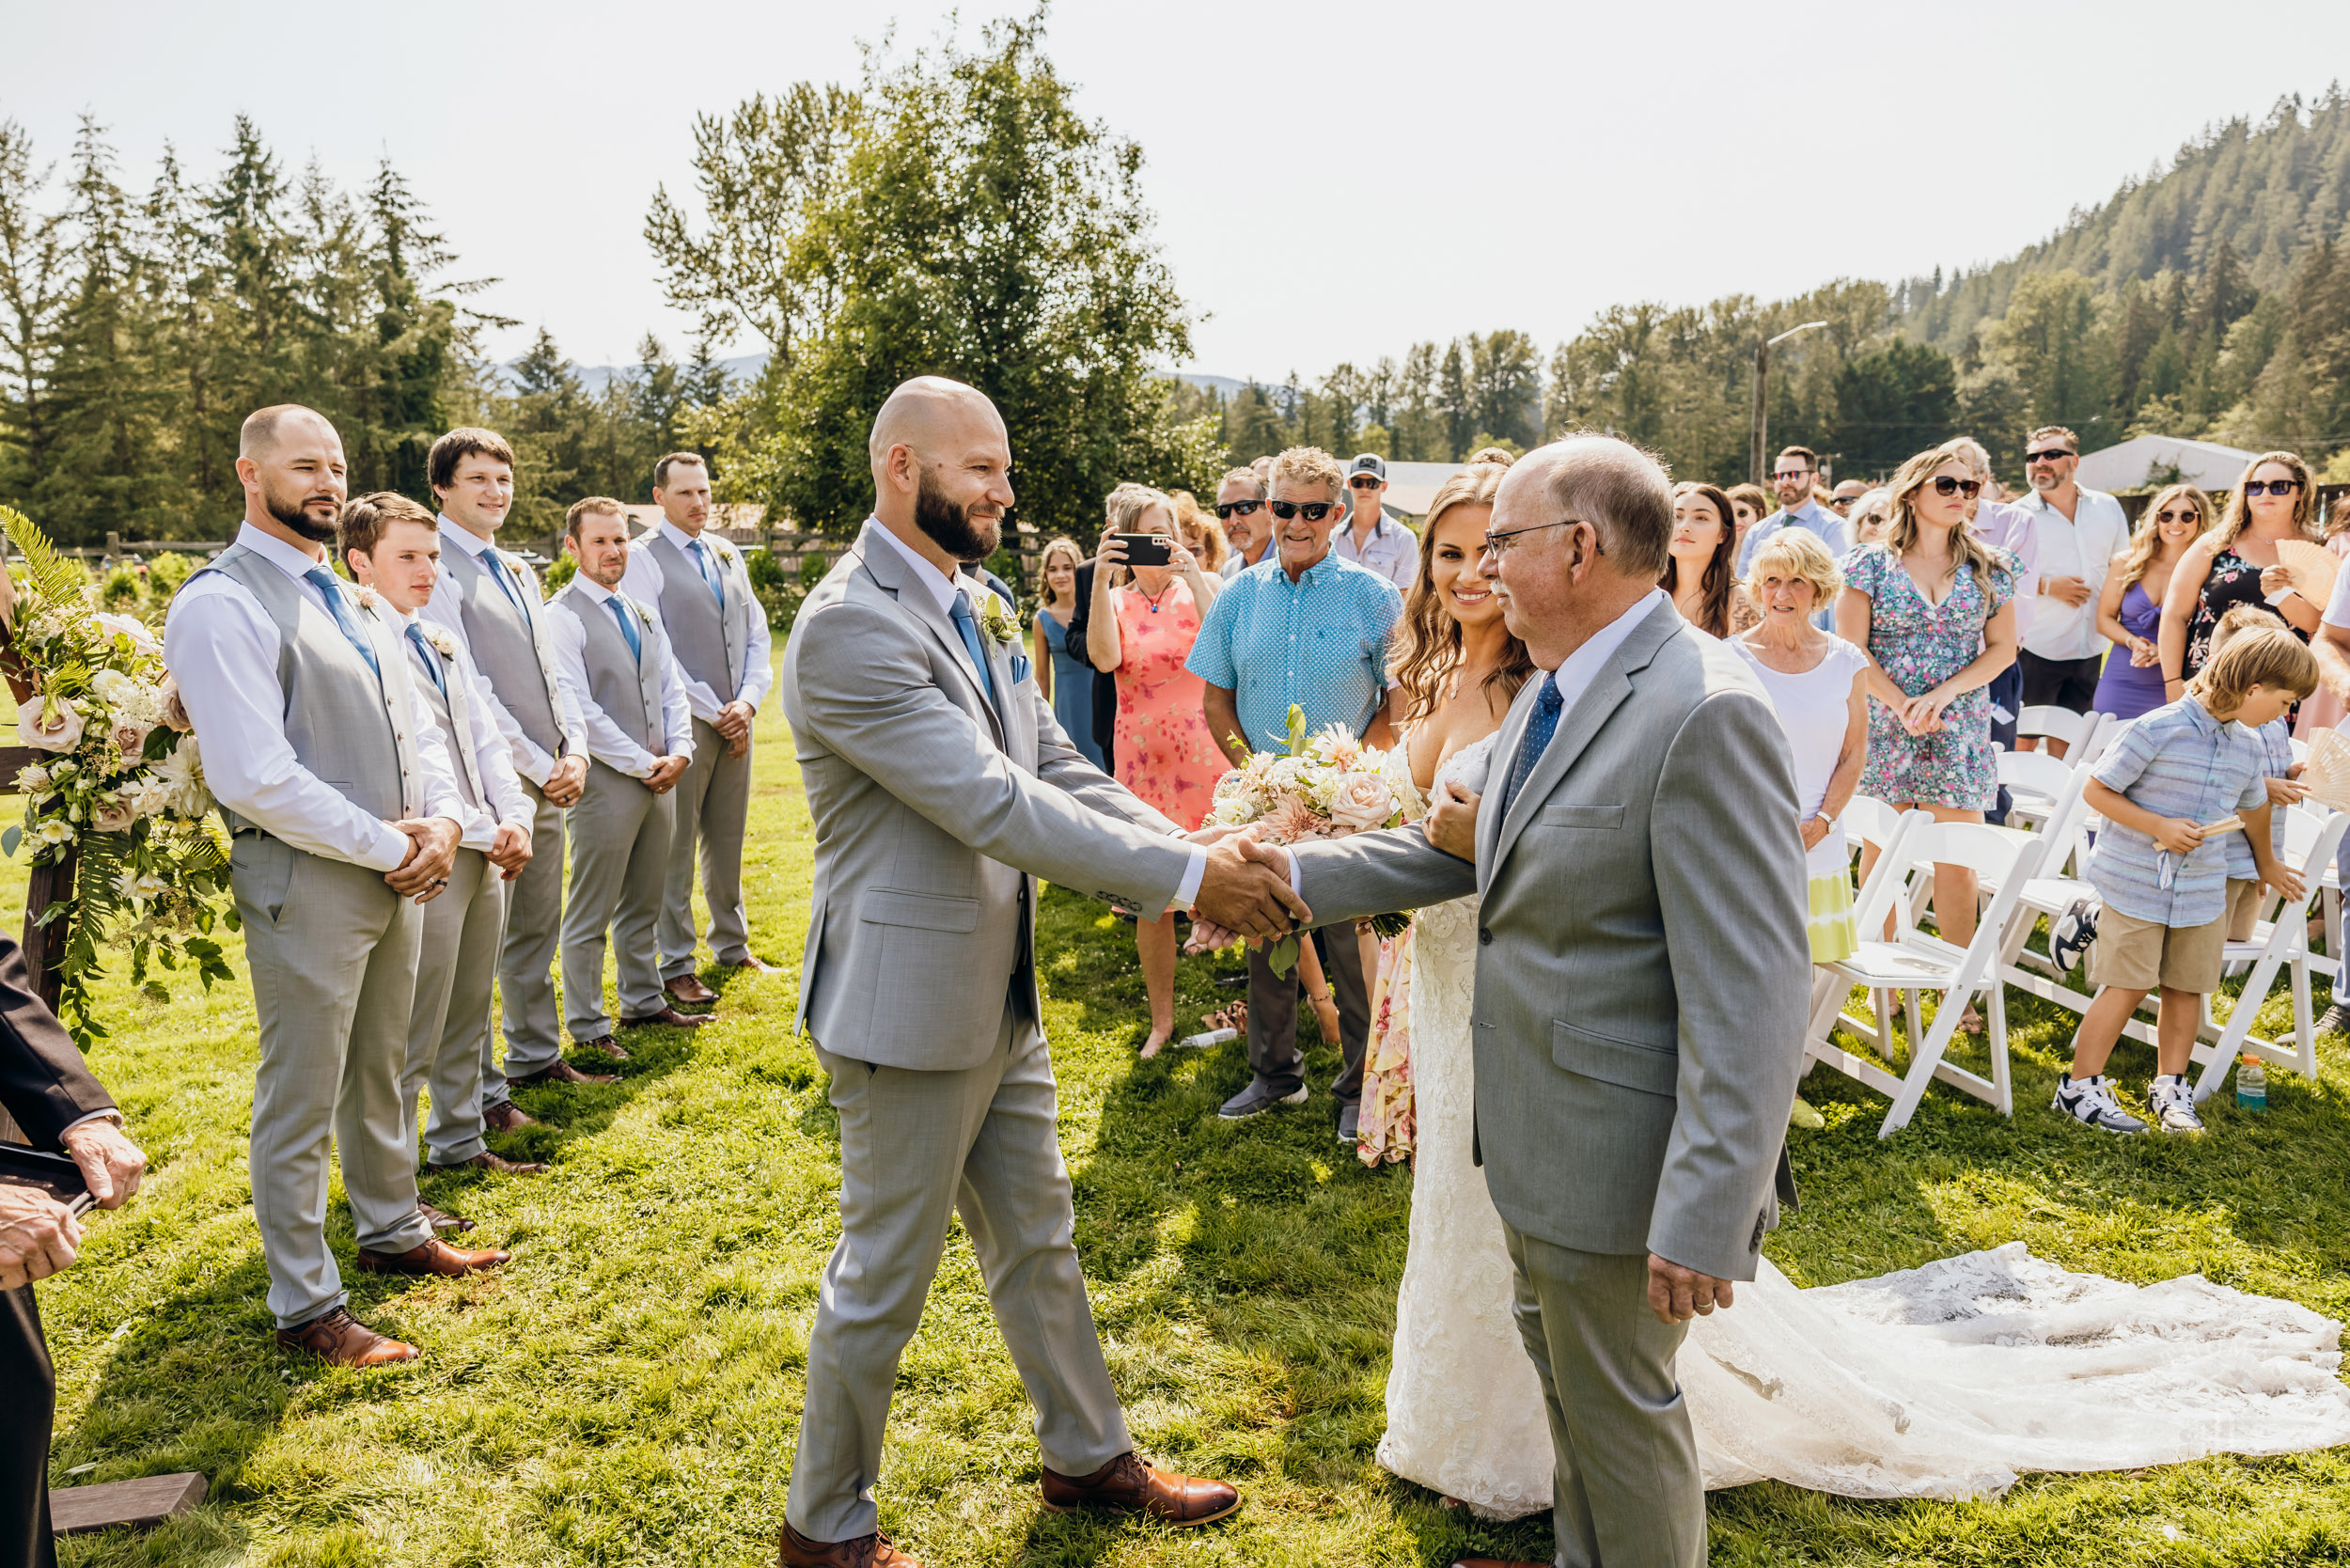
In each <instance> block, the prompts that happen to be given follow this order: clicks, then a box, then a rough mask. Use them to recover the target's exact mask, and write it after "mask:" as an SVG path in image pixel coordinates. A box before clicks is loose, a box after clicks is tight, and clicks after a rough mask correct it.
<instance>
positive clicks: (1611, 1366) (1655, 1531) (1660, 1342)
mask: <svg viewBox="0 0 2350 1568" xmlns="http://www.w3.org/2000/svg"><path fill="white" fill-rule="evenodd" d="M1502 1234H1503V1237H1504V1239H1505V1240H1506V1241H1507V1242H1508V1244H1509V1247H1510V1261H1511V1262H1513V1263H1514V1264H1516V1265H1517V1280H1516V1286H1517V1289H1516V1298H1515V1300H1514V1301H1513V1302H1512V1309H1513V1310H1514V1312H1515V1313H1516V1315H1517V1320H1518V1334H1519V1337H1520V1338H1522V1339H1523V1340H1524V1341H1526V1354H1527V1355H1528V1356H1530V1357H1532V1358H1533V1362H1534V1371H1535V1373H1536V1374H1537V1375H1538V1376H1539V1377H1540V1378H1541V1379H1542V1385H1543V1403H1545V1404H1546V1405H1548V1406H1549V1408H1550V1446H1551V1450H1552V1452H1553V1453H1554V1454H1555V1455H1556V1456H1557V1459H1556V1464H1557V1466H1558V1467H1557V1469H1556V1470H1555V1471H1554V1472H1553V1479H1552V1482H1551V1484H1552V1487H1553V1492H1552V1502H1551V1523H1552V1529H1553V1531H1554V1533H1555V1534H1556V1535H1557V1537H1558V1542H1559V1568H1599V1565H1600V1564H1602V1563H1605V1564H1606V1568H1703V1565H1704V1562H1705V1482H1704V1479H1703V1477H1702V1476H1701V1475H1700V1473H1699V1470H1698V1444H1697V1435H1696V1433H1695V1432H1693V1431H1692V1430H1691V1428H1690V1425H1689V1409H1688V1406H1687V1405H1686V1404H1685V1403H1683V1401H1682V1397H1681V1385H1680V1382H1679V1380H1678V1379H1677V1378H1676V1377H1675V1376H1674V1373H1673V1356H1674V1355H1675V1353H1676V1352H1678V1351H1679V1350H1680V1348H1681V1341H1683V1339H1684V1338H1685V1337H1686V1336H1687V1334H1688V1326H1687V1325H1685V1324H1665V1323H1660V1322H1658V1321H1657V1319H1656V1314H1654V1313H1653V1312H1652V1311H1650V1310H1649V1306H1648V1259H1647V1257H1646V1256H1645V1255H1643V1254H1639V1253H1630V1254H1623V1255H1617V1254H1612V1253H1605V1252H1579V1251H1577V1250H1575V1248H1574V1247H1560V1246H1558V1245H1557V1244H1556V1243H1553V1242H1546V1241H1544V1240H1543V1239H1542V1238H1541V1237H1539V1236H1529V1235H1528V1234H1526V1233H1525V1232H1524V1231H1518V1230H1515V1229H1513V1228H1512V1226H1510V1225H1509V1223H1508V1222H1507V1221H1505V1222H1503V1225H1502ZM1560 1388H1565V1389H1566V1390H1567V1394H1568V1397H1567V1398H1565V1399H1563V1400H1562V1399H1561V1398H1560V1397H1559V1390H1560Z"/></svg>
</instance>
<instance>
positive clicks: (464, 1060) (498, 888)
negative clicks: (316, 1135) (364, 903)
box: [399, 849, 506, 1165]
mask: <svg viewBox="0 0 2350 1568" xmlns="http://www.w3.org/2000/svg"><path fill="white" fill-rule="evenodd" d="M505 887H506V879H505V878H504V877H503V876H501V875H500V874H499V872H498V869H497V868H496V867H495V866H493V865H491V864H490V862H489V860H488V858H487V857H485V856H484V855H482V853H481V852H480V851H479V850H469V849H461V850H459V851H458V852H457V858H456V860H455V861H453V862H452V863H451V864H450V866H449V872H448V886H446V887H445V888H443V889H442V890H441V896H440V897H439V898H437V899H434V900H433V901H432V902H431V903H428V904H426V905H425V906H424V908H423V911H422V913H423V915H424V941H423V944H422V947H421V949H419V952H418V956H417V959H416V1002H415V1011H412V1012H411V1013H410V1014H409V1019H408V1068H407V1071H406V1073H405V1074H403V1075H402V1077H401V1079H400V1086H399V1105H400V1113H401V1116H402V1117H403V1119H404V1121H403V1125H404V1126H405V1128H406V1130H407V1142H408V1147H409V1148H410V1149H412V1150H413V1149H414V1148H415V1144H416V1099H417V1096H418V1095H419V1094H421V1093H422V1092H423V1091H424V1090H426V1089H427V1088H430V1089H431V1091H432V1119H431V1121H430V1122H429V1123H427V1125H426V1127H425V1129H424V1149H425V1158H426V1159H427V1160H429V1161H431V1163H432V1164H434V1165H455V1164H457V1163H458V1162H459V1161H461V1160H469V1159H472V1158H473V1157H474V1156H475V1155H476V1154H478V1153H480V1152H481V1151H482V1150H484V1149H486V1148H488V1147H489V1145H487V1144H486V1143H484V1142H483V1141H482V1134H483V1133H484V1132H485V1131H486V1130H487V1123H485V1122H484V1121H482V1118H481V1074H482V1073H483V1072H484V1070H485V1069H484V1063H486V1062H487V1061H488V1060H489V1059H490V1052H491V1045H490V1040H491V1029H490V989H491V985H492V983H493V981H494V980H496V978H497V961H498V938H499V935H500V931H501V928H502V927H503V926H504V925H505V924H506V894H505Z"/></svg>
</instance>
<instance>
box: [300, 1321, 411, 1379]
mask: <svg viewBox="0 0 2350 1568" xmlns="http://www.w3.org/2000/svg"><path fill="white" fill-rule="evenodd" d="M277 1343H278V1344H279V1346H280V1347H281V1348H283V1349H286V1350H306V1351H308V1352H309V1353H310V1354H311V1355H313V1356H317V1357H318V1358H319V1359H320V1360H321V1361H331V1362H332V1363H334V1364H335V1365H336V1366H338V1367H388V1366H390V1365H392V1364H393V1363H394V1362H396V1361H413V1360H415V1358H416V1347H415V1345H409V1344H402V1343H400V1342H399V1341H398V1340H395V1339H392V1338H390V1337H389V1336H387V1335H383V1334H378V1333H377V1332H376V1331H375V1330H374V1329H372V1328H369V1327H368V1325H366V1324H364V1323H361V1322H360V1321H359V1320H358V1319H357V1318H354V1317H352V1315H351V1310H350V1309H349V1308H345V1307H337V1308H336V1309H334V1310H333V1311H331V1312H329V1313H327V1314H326V1315H325V1316H324V1317H318V1318H312V1319H311V1320H310V1321H309V1322H308V1323H305V1324H304V1325H302V1326H301V1327H299V1328H281V1329H279V1330H278V1331H277Z"/></svg>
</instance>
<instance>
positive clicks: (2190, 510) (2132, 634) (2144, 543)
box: [2090, 484, 2211, 719]
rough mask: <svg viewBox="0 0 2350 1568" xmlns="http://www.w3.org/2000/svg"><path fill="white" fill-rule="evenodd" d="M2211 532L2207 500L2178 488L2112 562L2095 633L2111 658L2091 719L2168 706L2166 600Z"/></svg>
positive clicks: (2166, 494)
mask: <svg viewBox="0 0 2350 1568" xmlns="http://www.w3.org/2000/svg"><path fill="white" fill-rule="evenodd" d="M2210 526H2211V499H2210V497H2209V496H2207V495H2205V494H2203V493H2202V492H2201V491H2200V490H2198V489H2196V488H2195V487H2194V486H2193V485H2191V484H2174V485H2172V486H2171V487H2170V489H2168V490H2165V491H2163V492H2162V493H2161V494H2158V495H2156V496H2155V497H2154V501H2153V502H2152V503H2151V504H2150V505H2149V506H2148V507H2147V508H2146V511H2145V515H2144V516H2142V517H2140V518H2139V520H2138V531H2137V532H2136V533H2135V534H2133V535H2131V536H2130V542H2129V544H2128V546H2127V547H2126V548H2125V549H2123V552H2122V553H2121V554H2120V555H2118V556H2116V557H2113V565H2112V568H2111V569H2110V570H2108V571H2107V572H2106V586H2105V591H2104V592H2103V593H2101V594H2100V595H2099V596H2098V599H2097V630H2098V632H2099V633H2101V634H2102V635H2105V636H2106V637H2107V639H2108V640H2110V641H2111V642H2112V644H2113V651H2112V652H2110V653H2108V654H2107V655H2106V663H2105V667H2104V668H2103V669H2102V670H2100V671H2099V672H2098V675H2097V695H2096V697H2095V698H2092V700H2091V702H2090V707H2091V708H2092V710H2093V711H2094V712H2097V713H2111V714H2112V715H2113V716H2114V717H2116V718H2125V719H2134V718H2136V717H2138V716H2139V714H2140V713H2153V712H2154V710H2155V709H2157V708H2159V707H2161V706H2162V705H2163V702H2164V701H2165V698H2164V697H2163V695H2162V647H2161V644H2160V641H2159V639H2160V637H2161V635H2162V604H2163V598H2164V596H2165V595H2166V594H2168V593H2169V592H2170V579H2171V576H2172V574H2173V573H2175V572H2177V570H2178V567H2179V563H2180V562H2182V561H2184V560H2186V553H2187V550H2188V549H2189V548H2190V547H2191V546H2192V545H2193V544H2194V542H2195V541H2197V540H2199V539H2201V538H2202V537H2203V530H2204V529H2206V528H2208V527H2210Z"/></svg>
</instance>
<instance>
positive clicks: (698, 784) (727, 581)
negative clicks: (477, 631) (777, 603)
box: [622, 452, 1009, 1023]
mask: <svg viewBox="0 0 2350 1568" xmlns="http://www.w3.org/2000/svg"><path fill="white" fill-rule="evenodd" d="M652 498H653V499H654V500H655V501H656V502H658V503H659V504H660V507H661V521H660V522H658V523H656V524H654V525H652V526H651V527H650V528H648V529H647V530H646V531H645V535H644V537H643V538H642V539H639V540H638V541H636V542H635V544H634V545H632V546H631V547H630V549H629V554H628V572H627V574H626V576H625V577H624V578H623V579H622V589H623V591H624V592H626V594H627V595H628V597H629V598H631V599H633V600H635V602H636V603H637V604H642V605H643V606H644V607H645V609H646V612H647V613H648V614H650V616H651V617H652V618H653V619H655V620H658V621H659V622H661V634H662V636H663V638H664V640H666V642H667V643H668V645H669V650H670V654H671V656H672V657H673V658H675V659H676V660H677V662H678V667H679V670H680V673H681V674H682V677H683V679H684V684H685V703H686V707H687V708H688V709H689V710H690V711H691V712H692V713H693V717H694V750H693V758H694V762H693V766H691V767H689V768H687V769H686V770H685V776H684V777H683V778H681V779H679V780H678V782H677V788H676V789H675V790H673V791H671V792H670V806H669V808H670V811H671V812H672V813H673V815H674V818H675V821H674V823H673V825H672V827H671V829H670V835H671V837H670V843H669V881H668V890H667V891H666V892H665V893H664V894H663V895H662V901H661V927H660V933H659V941H660V944H661V979H662V983H663V985H664V987H665V989H666V990H667V992H668V994H669V995H670V996H672V997H673V998H675V999H676V1000H677V1001H678V1002H679V1003H680V1004H682V1005H683V1006H687V1007H696V1008H699V1007H706V1006H708V1005H709V1004H711V1003H713V1002H715V1001H716V1000H717V999H718V994H717V993H716V992H715V991H713V990H712V989H711V988H710V987H709V986H707V985H705V984H703V983H702V980H701V978H700V977H699V976H697V974H695V973H694V951H695V949H696V947H697V944H698V943H699V942H700V940H701V933H700V932H699V931H698V930H697V929H696V927H695V923H694V869H695V867H696V865H697V863H698V865H699V866H700V868H701V876H702V899H703V901H704V902H706V903H708V904H709V906H710V951H711V956H712V957H713V958H715V959H716V960H717V961H718V963H719V964H721V965H722V966H724V967H726V968H729V969H747V970H749V971H750V972H751V973H753V974H759V975H772V974H775V973H776V972H777V970H776V966H775V965H774V964H768V963H767V962H765V961H764V960H762V959H760V957H759V955H758V954H756V953H754V952H752V951H751V949H750V938H751V933H750V919H749V916H748V915H747V914H746V913H745V911H744V907H743V832H744V825H745V824H746V823H747V822H748V820H749V813H750V806H751V767H752V759H751V725H752V724H753V722H754V721H756V720H757V718H758V717H759V704H760V700H761V699H762V698H765V697H766V695H767V688H768V687H770V686H772V685H774V684H775V682H776V671H775V666H774V664H773V663H772V661H771V658H770V653H769V648H768V637H767V614H766V612H765V611H764V610H763V609H761V608H760V603H759V596H758V595H757V594H755V593H753V592H752V591H751V579H750V573H749V572H747V571H746V570H745V569H744V565H743V555H742V552H741V551H739V550H737V549H736V548H735V547H734V545H733V543H732V542H731V541H729V540H726V539H724V538H722V537H720V536H719V535H718V534H716V533H713V532H712V531H711V529H710V524H711V521H712V519H713V515H714V512H713V507H712V504H711V491H710V468H709V465H708V464H707V463H703V462H702V460H701V459H700V458H699V457H697V456H696V455H695V454H694V453H692V452H671V453H670V454H669V455H668V456H666V457H665V458H663V459H662V460H661V461H660V462H658V463H654V464H653V466H652ZM1007 597H1009V596H1007ZM661 1011H676V1009H673V1008H664V1009H662V1010H661ZM658 1021H660V1022H664V1023H668V1022H675V1020H673V1019H661V1020H658Z"/></svg>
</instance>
